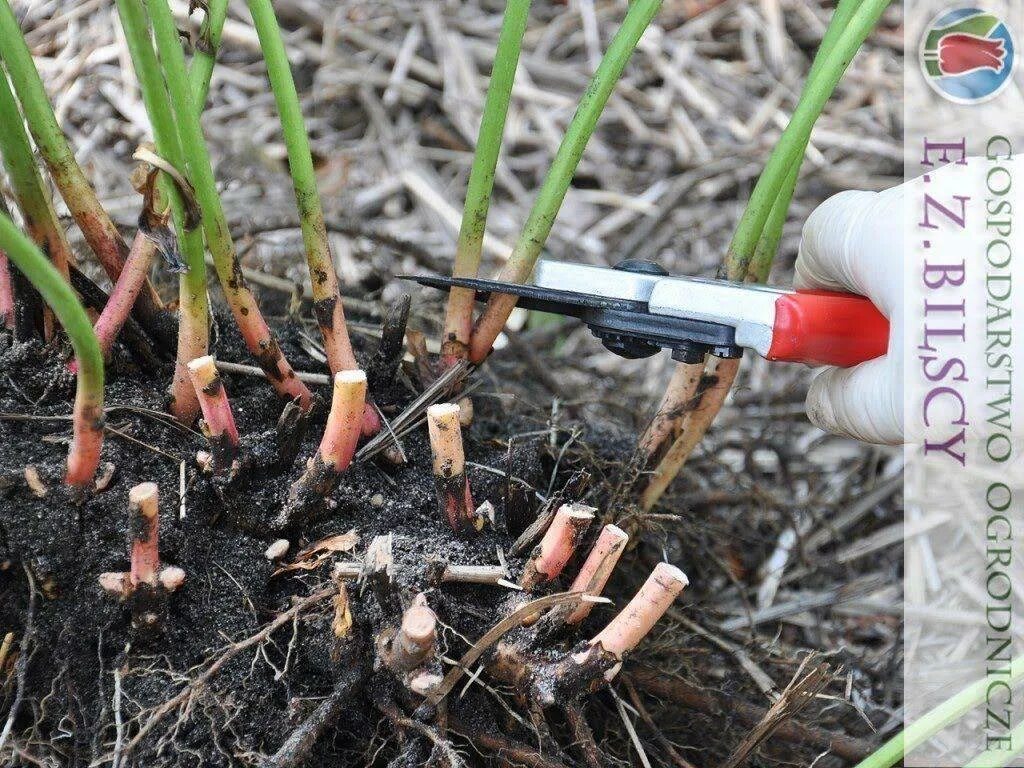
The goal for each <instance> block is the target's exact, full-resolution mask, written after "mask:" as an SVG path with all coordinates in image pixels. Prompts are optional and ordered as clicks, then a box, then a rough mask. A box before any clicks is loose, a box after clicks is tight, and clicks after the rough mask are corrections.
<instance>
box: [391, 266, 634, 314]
mask: <svg viewBox="0 0 1024 768" xmlns="http://www.w3.org/2000/svg"><path fill="white" fill-rule="evenodd" d="M400 278H401V279H402V280H414V281H416V282H417V283H419V284H420V285H425V286H427V287H429V288H440V289H441V290H445V291H448V290H451V289H452V288H470V289H472V290H474V291H476V298H477V301H486V300H487V299H488V298H489V297H490V294H492V293H503V294H505V295H508V296H516V297H518V299H519V301H518V302H517V304H518V306H520V307H522V308H523V309H533V310H537V311H539V312H551V313H553V314H557V315H568V316H571V317H580V316H581V315H582V314H584V313H586V312H588V311H589V310H594V309H601V310H607V309H614V310H619V311H622V312H646V311H647V305H646V304H644V303H643V302H639V301H628V300H624V299H609V298H606V297H604V296H594V295H592V294H587V293H576V292H575V291H560V290H557V289H554V288H540V287H538V286H536V285H522V284H519V283H504V282H501V281H500V280H481V279H479V278H473V277H440V276H435V275H401V276H400Z"/></svg>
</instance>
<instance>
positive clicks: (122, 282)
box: [93, 232, 156, 360]
mask: <svg viewBox="0 0 1024 768" xmlns="http://www.w3.org/2000/svg"><path fill="white" fill-rule="evenodd" d="M155 253H156V243H154V242H153V241H152V240H150V239H149V238H148V237H146V236H145V235H143V234H142V233H141V232H140V233H138V234H137V235H135V240H134V241H133V242H132V249H131V251H130V252H129V253H128V260H127V261H125V263H124V268H123V269H122V270H121V275H120V276H119V277H118V278H117V282H116V283H115V284H114V289H113V290H112V291H111V292H110V298H109V299H107V304H106V306H104V307H103V312H102V313H101V314H100V316H99V319H98V320H97V321H96V324H95V325H94V326H93V330H94V331H95V332H96V339H97V341H99V343H100V351H101V352H102V353H103V359H104V360H106V359H107V358H109V357H110V349H111V347H113V346H114V340H115V339H116V338H117V334H119V333H120V332H121V328H122V327H123V326H124V324H125V321H126V320H127V319H128V316H129V314H131V311H132V307H133V306H135V299H137V298H138V296H139V292H140V291H141V290H142V286H143V285H145V282H146V276H147V275H148V274H149V266H150V264H151V263H152V262H153V255H154V254H155Z"/></svg>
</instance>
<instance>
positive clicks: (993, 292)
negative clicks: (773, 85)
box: [902, 0, 1024, 767]
mask: <svg viewBox="0 0 1024 768" xmlns="http://www.w3.org/2000/svg"><path fill="white" fill-rule="evenodd" d="M904 8H905V20H906V25H905V34H906V70H905V86H904V95H905V123H906V126H905V129H906V140H905V178H906V185H905V187H904V195H903V205H904V224H905V226H904V254H905V263H904V265H903V266H904V270H903V275H902V276H903V281H904V299H905V314H904V318H903V319H904V344H905V346H904V361H905V366H904V382H903V386H904V427H905V432H906V435H907V439H908V441H909V442H908V444H907V447H906V452H905V458H906V479H905V494H904V501H905V509H906V523H905V559H904V568H905V573H904V577H905V590H904V592H905V593H904V620H905V624H904V653H905V658H904V696H905V699H904V719H905V724H906V726H907V728H908V729H909V730H906V731H905V733H906V743H905V745H904V749H905V751H906V756H905V765H907V766H929V767H932V766H936V767H937V766H968V765H979V766H980V765H986V766H994V765H1010V766H1024V687H1022V686H1021V685H1020V681H1021V678H1024V663H1022V664H1011V660H1013V659H1015V658H1018V657H1021V658H1024V546H1022V545H1024V441H1022V440H1021V439H1020V438H1021V435H1022V434H1024V410H1022V409H1024V389H1022V387H1021V381H1022V380H1024V325H1022V323H1024V236H1022V235H1024V162H1020V161H1017V160H1016V159H1015V158H1016V157H1017V155H1018V154H1020V153H1024V93H1022V74H1021V73H1022V68H1021V67H1020V66H1019V61H1018V59H1019V58H1020V56H1021V55H1022V52H1021V51H1020V50H1019V49H1018V48H1017V43H1018V42H1019V41H1020V40H1021V37H1020V36H1021V35H1022V34H1024V3H1022V2H1020V0H1016V1H1014V2H1010V1H1004V2H980V0H977V1H976V2H973V3H972V2H968V3H949V2H937V1H936V0H907V1H906V3H905V5H904ZM1018 368H1019V370H1018ZM936 708H938V709H936Z"/></svg>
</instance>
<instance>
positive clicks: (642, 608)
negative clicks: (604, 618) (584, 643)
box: [573, 563, 690, 680]
mask: <svg viewBox="0 0 1024 768" xmlns="http://www.w3.org/2000/svg"><path fill="white" fill-rule="evenodd" d="M689 583H690V581H689V579H687V578H686V574H685V573H683V572H682V571H681V570H679V569H678V568H676V567H675V566H674V565H670V564H669V563H658V564H657V565H656V566H655V567H654V571H653V572H652V573H651V575H650V576H649V577H648V578H647V581H645V582H644V584H643V586H642V587H640V590H639V591H638V592H637V593H636V595H634V596H633V599H632V600H630V601H629V604H628V605H627V606H626V607H625V608H623V609H622V611H621V612H620V613H619V615H618V616H616V617H615V618H614V619H612V620H611V621H610V622H608V626H606V627H605V628H604V629H603V630H601V631H600V632H599V633H598V634H597V635H596V636H595V637H594V639H593V640H591V641H590V644H589V647H588V648H587V649H586V650H583V651H580V652H579V653H576V654H573V659H575V660H576V661H577V662H579V663H584V662H585V661H587V660H588V659H589V658H590V657H591V654H593V653H595V652H604V653H606V654H611V655H612V656H613V657H614V658H615V659H617V660H618V661H620V662H621V661H622V658H623V657H624V656H625V655H626V654H627V653H629V652H630V651H632V650H633V649H634V648H636V646H637V645H638V644H639V643H640V641H641V640H643V639H644V638H645V637H646V636H647V633H648V632H650V631H651V629H652V628H653V627H654V625H655V624H657V623H658V620H659V619H660V618H661V617H662V616H664V615H665V611H667V610H668V609H669V607H670V606H671V605H672V602H673V601H674V600H675V599H676V597H677V596H678V595H679V593H680V592H682V591H683V589H684V588H685V587H686V585H687V584H689ZM620 666H621V665H620V664H616V665H615V666H614V667H612V668H611V669H610V670H609V671H608V672H607V673H606V674H605V677H606V679H608V680H610V679H611V678H612V677H614V676H615V675H616V674H617V673H618V671H619V667H620Z"/></svg>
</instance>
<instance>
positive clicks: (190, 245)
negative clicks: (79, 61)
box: [117, 0, 209, 423]
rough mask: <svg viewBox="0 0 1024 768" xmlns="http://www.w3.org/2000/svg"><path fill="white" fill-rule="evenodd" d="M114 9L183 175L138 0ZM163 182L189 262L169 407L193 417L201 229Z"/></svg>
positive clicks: (159, 141) (203, 333)
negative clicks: (192, 369) (192, 377)
mask: <svg viewBox="0 0 1024 768" xmlns="http://www.w3.org/2000/svg"><path fill="white" fill-rule="evenodd" d="M117 11H118V14H119V16H120V18H121V26H122V27H123V28H124V34H125V40H126V41H127V43H128V51H129V53H130V55H131V57H132V64H133V66H134V67H135V74H136V77H138V79H139V87H140V89H141V90H142V101H143V103H144V104H145V105H146V113H147V114H148V115H149V122H150V125H151V126H152V128H153V139H154V141H155V143H156V151H157V154H159V155H160V156H161V157H162V158H164V159H165V160H166V161H167V162H169V163H170V164H171V165H173V166H174V167H175V168H177V169H178V171H179V173H182V174H183V175H185V176H186V178H187V177H188V174H187V173H186V163H185V153H184V151H183V150H182V146H181V139H180V137H179V136H178V130H177V126H176V125H175V122H174V114H173V112H172V110H171V104H170V100H169V99H168V96H167V89H166V87H165V85H164V78H163V75H162V73H161V72H160V63H159V61H158V60H157V57H156V52H155V51H154V49H153V42H152V39H151V37H150V30H149V22H148V20H147V18H146V11H145V8H144V7H143V5H142V0H117ZM161 186H162V189H163V194H164V197H165V199H167V200H169V201H170V205H171V216H172V218H173V219H174V227H175V230H176V231H177V234H178V246H179V248H180V250H181V254H182V257H183V259H184V261H185V264H186V265H187V266H188V271H187V272H185V273H184V274H182V275H181V276H180V277H179V280H178V297H179V298H178V307H179V309H178V314H179V319H178V350H177V360H176V364H175V369H174V379H173V383H172V384H171V404H170V410H171V413H173V414H174V416H175V417H176V418H177V419H179V420H180V421H182V422H185V423H191V422H192V421H194V420H195V417H196V416H197V415H198V413H199V399H198V397H197V395H196V392H195V388H194V387H193V386H192V383H191V381H190V379H189V376H188V369H187V367H186V366H187V365H188V364H189V363H190V362H191V361H192V360H194V359H196V358H197V357H202V356H203V355H205V354H206V353H207V350H208V347H209V331H208V327H207V314H208V311H209V308H208V305H207V296H206V262H205V260H204V256H205V254H204V249H203V230H202V229H201V228H200V227H199V223H198V222H189V221H187V219H186V215H185V203H184V201H183V199H182V197H181V193H180V191H179V190H178V187H177V185H176V184H175V183H174V182H173V181H172V180H171V179H169V178H168V177H167V176H166V174H161Z"/></svg>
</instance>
